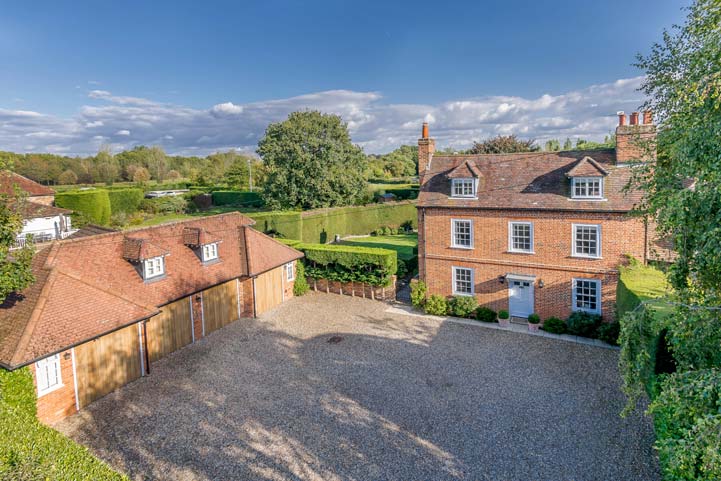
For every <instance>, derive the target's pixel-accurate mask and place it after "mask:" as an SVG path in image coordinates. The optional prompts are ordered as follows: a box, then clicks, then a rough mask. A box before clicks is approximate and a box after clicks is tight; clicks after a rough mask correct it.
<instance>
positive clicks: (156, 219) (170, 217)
mask: <svg viewBox="0 0 721 481" xmlns="http://www.w3.org/2000/svg"><path fill="white" fill-rule="evenodd" d="M233 211H241V209H239V208H238V207H232V206H222V207H211V208H210V209H205V210H200V211H198V212H193V213H192V214H163V215H155V216H153V217H150V218H148V219H146V220H145V221H144V222H143V223H142V224H138V225H131V226H128V229H133V228H138V227H148V226H151V225H158V224H163V223H165V222H172V221H174V220H185V219H192V218H193V217H205V216H209V215H216V214H225V213H226V212H233Z"/></svg>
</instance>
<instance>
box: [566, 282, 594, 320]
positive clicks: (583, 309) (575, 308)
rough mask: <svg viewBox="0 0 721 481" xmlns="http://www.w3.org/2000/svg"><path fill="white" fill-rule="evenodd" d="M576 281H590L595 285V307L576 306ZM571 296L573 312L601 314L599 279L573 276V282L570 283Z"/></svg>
mask: <svg viewBox="0 0 721 481" xmlns="http://www.w3.org/2000/svg"><path fill="white" fill-rule="evenodd" d="M578 282H592V283H594V284H595V285H596V309H595V310H594V309H586V308H583V307H577V305H576V301H577V293H576V288H577V285H578ZM571 290H572V291H571V297H572V301H571V302H572V304H571V310H572V311H574V312H578V311H581V312H588V313H590V314H598V315H601V279H586V278H582V277H579V278H574V279H573V282H572V284H571Z"/></svg>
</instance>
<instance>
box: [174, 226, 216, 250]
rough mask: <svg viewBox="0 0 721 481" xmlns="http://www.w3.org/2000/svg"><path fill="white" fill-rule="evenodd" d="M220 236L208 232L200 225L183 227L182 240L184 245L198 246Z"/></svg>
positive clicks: (209, 242)
mask: <svg viewBox="0 0 721 481" xmlns="http://www.w3.org/2000/svg"><path fill="white" fill-rule="evenodd" d="M220 240H221V239H220V236H217V235H215V234H213V233H211V232H208V231H207V230H206V229H203V228H202V227H186V228H185V229H183V242H184V243H185V245H189V246H193V247H198V246H202V245H206V244H212V243H213V242H218V241H220Z"/></svg>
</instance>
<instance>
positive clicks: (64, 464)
mask: <svg viewBox="0 0 721 481" xmlns="http://www.w3.org/2000/svg"><path fill="white" fill-rule="evenodd" d="M0 420H1V422H0V479H8V480H11V479H15V480H25V479H27V480H30V479H52V480H58V481H64V480H68V481H71V480H72V481H74V480H79V479H103V480H119V481H120V480H127V478H126V477H125V476H123V475H121V474H119V473H117V472H115V471H113V470H112V469H111V468H110V467H109V466H108V465H107V464H105V463H103V462H102V461H100V460H99V459H97V458H95V457H94V456H93V455H92V454H90V452H89V451H88V450H87V448H84V447H82V446H80V445H78V444H76V443H75V442H73V441H72V440H71V439H69V438H67V437H65V436H63V435H62V434H60V433H59V432H57V431H55V430H54V429H51V428H49V427H47V426H45V425H43V424H41V423H40V422H39V421H38V420H37V418H36V415H35V388H34V386H33V378H32V375H31V374H30V371H29V369H27V368H23V369H18V370H16V371H12V372H10V371H6V370H4V369H0Z"/></svg>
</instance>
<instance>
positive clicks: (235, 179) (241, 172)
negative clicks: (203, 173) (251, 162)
mask: <svg viewBox="0 0 721 481" xmlns="http://www.w3.org/2000/svg"><path fill="white" fill-rule="evenodd" d="M248 174H249V169H248V161H247V160H244V159H236V160H235V161H233V163H232V164H231V165H230V167H228V170H226V171H225V181H226V182H227V183H228V185H229V186H230V187H232V188H233V189H237V190H245V189H248V188H249V186H250V183H249V175H248Z"/></svg>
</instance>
